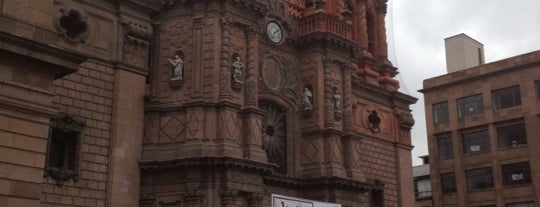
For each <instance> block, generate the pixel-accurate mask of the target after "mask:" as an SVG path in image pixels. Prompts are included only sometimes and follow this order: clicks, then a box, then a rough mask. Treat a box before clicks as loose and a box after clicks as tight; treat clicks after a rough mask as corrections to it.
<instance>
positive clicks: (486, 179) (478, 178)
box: [465, 167, 493, 191]
mask: <svg viewBox="0 0 540 207" xmlns="http://www.w3.org/2000/svg"><path fill="white" fill-rule="evenodd" d="M465 174H466V177H467V178H466V180H467V190H469V191H473V190H481V189H486V188H492V187H493V174H492V173H491V168H490V167H486V168H479V169H473V170H467V171H465Z"/></svg>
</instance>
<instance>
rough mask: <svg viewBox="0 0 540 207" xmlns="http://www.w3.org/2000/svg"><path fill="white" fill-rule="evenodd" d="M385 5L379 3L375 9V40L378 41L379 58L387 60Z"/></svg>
mask: <svg viewBox="0 0 540 207" xmlns="http://www.w3.org/2000/svg"><path fill="white" fill-rule="evenodd" d="M386 10H387V5H386V3H384V2H381V5H379V6H378V7H377V27H378V28H376V30H377V32H378V33H377V36H378V37H377V40H379V42H378V43H379V44H378V45H379V58H381V59H387V58H388V44H387V42H386V24H385V17H386Z"/></svg>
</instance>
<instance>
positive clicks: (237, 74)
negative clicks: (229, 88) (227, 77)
mask: <svg viewBox="0 0 540 207" xmlns="http://www.w3.org/2000/svg"><path fill="white" fill-rule="evenodd" d="M232 66H233V73H232V80H233V81H234V82H237V83H242V80H241V79H242V69H244V63H243V62H242V60H240V56H237V57H236V60H235V61H234V63H233V64H232Z"/></svg>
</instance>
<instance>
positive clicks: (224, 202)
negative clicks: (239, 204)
mask: <svg viewBox="0 0 540 207" xmlns="http://www.w3.org/2000/svg"><path fill="white" fill-rule="evenodd" d="M220 196H221V206H223V207H235V206H236V198H237V197H238V191H236V190H223V191H221V192H220Z"/></svg>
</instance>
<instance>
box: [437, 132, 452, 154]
mask: <svg viewBox="0 0 540 207" xmlns="http://www.w3.org/2000/svg"><path fill="white" fill-rule="evenodd" d="M437 151H438V152H439V159H449V158H452V157H454V150H453V148H452V136H451V134H449V133H448V134H440V135H437Z"/></svg>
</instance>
